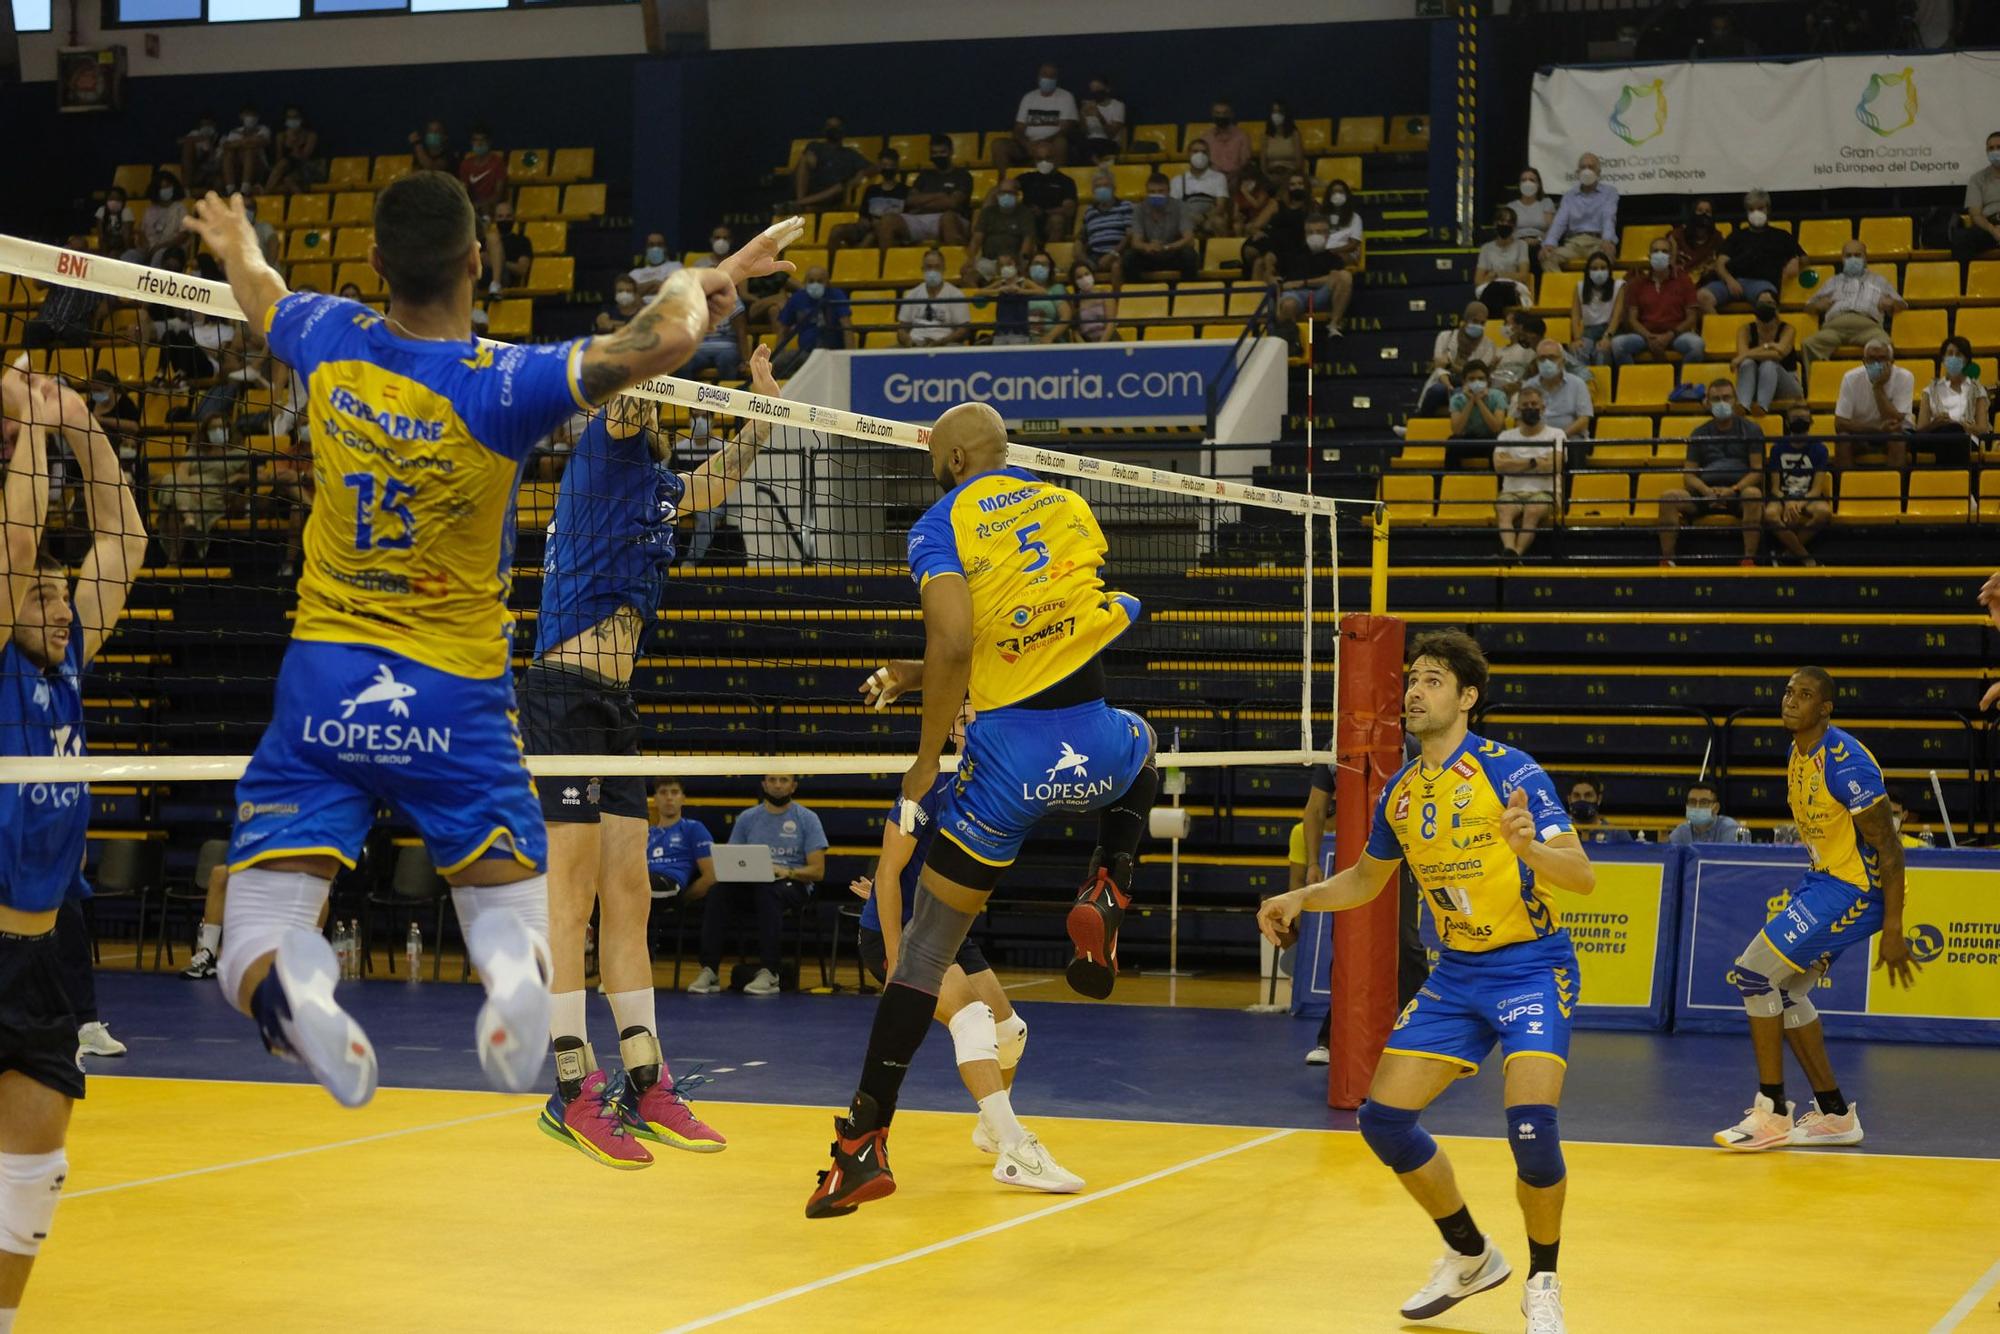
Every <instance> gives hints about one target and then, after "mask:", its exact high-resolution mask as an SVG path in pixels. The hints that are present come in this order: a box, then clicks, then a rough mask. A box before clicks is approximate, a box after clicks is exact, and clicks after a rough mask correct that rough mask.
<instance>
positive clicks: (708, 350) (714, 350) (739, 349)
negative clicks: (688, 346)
mask: <svg viewBox="0 0 2000 1334" xmlns="http://www.w3.org/2000/svg"><path fill="white" fill-rule="evenodd" d="M748 317H749V309H748V307H746V306H745V305H744V303H743V298H742V297H741V296H738V297H737V299H736V309H735V310H733V311H731V312H730V313H729V317H728V318H727V319H725V320H723V321H722V322H721V323H720V324H718V325H716V326H715V327H714V328H712V329H710V330H709V331H708V337H706V338H704V339H702V340H701V341H700V342H699V343H697V344H695V349H694V355H693V356H691V357H689V358H688V359H687V364H686V365H684V366H683V367H682V368H681V370H680V372H679V373H680V374H682V375H684V376H686V377H687V378H689V379H693V378H694V377H695V376H697V375H699V374H701V373H702V372H703V371H711V370H712V371H714V372H715V378H716V379H718V380H736V379H740V378H742V375H743V363H744V362H746V361H748V360H750V323H749V318H748Z"/></svg>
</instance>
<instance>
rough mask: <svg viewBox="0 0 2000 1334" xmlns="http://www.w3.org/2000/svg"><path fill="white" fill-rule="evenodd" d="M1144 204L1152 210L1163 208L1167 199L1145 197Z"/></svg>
mask: <svg viewBox="0 0 2000 1334" xmlns="http://www.w3.org/2000/svg"><path fill="white" fill-rule="evenodd" d="M1146 203H1147V204H1148V205H1149V206H1151V207H1153V208H1165V207H1166V206H1167V197H1166V196H1165V195H1147V196H1146Z"/></svg>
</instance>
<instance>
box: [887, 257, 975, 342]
mask: <svg viewBox="0 0 2000 1334" xmlns="http://www.w3.org/2000/svg"><path fill="white" fill-rule="evenodd" d="M971 336H972V311H971V309H970V308H969V307H968V306H967V305H966V302H965V293H964V292H963V291H961V290H959V289H958V288H957V287H955V286H953V285H952V284H951V283H949V282H946V281H945V276H944V253H943V252H942V251H940V250H938V249H936V248H935V247H933V248H932V249H930V250H927V251H925V252H924V276H923V279H922V280H921V281H920V282H918V283H917V285H916V286H914V287H912V288H910V290H909V291H907V292H905V293H903V300H902V302H901V303H900V304H899V305H898V306H897V307H896V341H897V342H898V343H899V344H901V345H902V346H904V347H939V346H943V345H945V344H950V343H963V342H967V341H969V340H970V339H971Z"/></svg>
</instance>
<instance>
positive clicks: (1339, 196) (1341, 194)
mask: <svg viewBox="0 0 2000 1334" xmlns="http://www.w3.org/2000/svg"><path fill="white" fill-rule="evenodd" d="M1327 200H1328V202H1330V203H1331V204H1332V205H1333V206H1334V207H1335V208H1345V207H1347V191H1345V190H1335V191H1334V192H1333V193H1332V194H1330V195H1328V196H1327Z"/></svg>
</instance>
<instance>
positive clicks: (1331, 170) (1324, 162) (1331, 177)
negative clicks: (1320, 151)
mask: <svg viewBox="0 0 2000 1334" xmlns="http://www.w3.org/2000/svg"><path fill="white" fill-rule="evenodd" d="M1361 174H1362V168H1361V159H1360V158H1358V157H1353V156H1346V157H1323V158H1321V159H1320V160H1319V161H1317V162H1315V163H1313V179H1314V180H1316V181H1318V182H1319V183H1320V184H1322V185H1326V184H1329V183H1331V182H1333V181H1346V182H1347V184H1348V188H1349V189H1353V190H1359V189H1360V188H1361Z"/></svg>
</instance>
